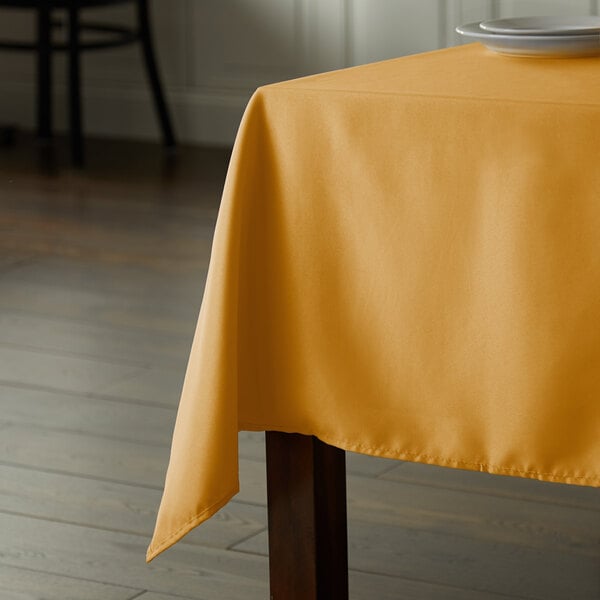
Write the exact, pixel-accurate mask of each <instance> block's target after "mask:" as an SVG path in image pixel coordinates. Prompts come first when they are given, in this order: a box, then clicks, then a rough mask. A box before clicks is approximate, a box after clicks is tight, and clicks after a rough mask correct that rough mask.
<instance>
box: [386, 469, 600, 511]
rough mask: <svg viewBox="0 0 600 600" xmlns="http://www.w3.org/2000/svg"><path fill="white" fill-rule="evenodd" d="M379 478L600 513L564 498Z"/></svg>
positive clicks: (399, 482)
mask: <svg viewBox="0 0 600 600" xmlns="http://www.w3.org/2000/svg"><path fill="white" fill-rule="evenodd" d="M498 477H503V476H502V475H498ZM377 479H380V480H381V481H389V482H391V483H397V484H405V485H414V486H419V487H425V488H433V489H439V490H448V491H452V492H463V493H468V494H477V495H478V496H490V497H492V498H502V499H506V500H513V501H515V502H528V503H531V504H546V505H548V506H560V507H562V508H568V509H569V510H589V511H592V512H598V513H600V506H599V507H598V508H593V507H591V506H589V507H588V506H585V507H583V506H580V505H578V504H572V503H569V502H565V501H564V500H556V501H552V500H548V499H546V498H540V499H538V498H528V497H526V496H514V495H511V494H502V493H500V494H499V493H494V492H493V491H482V490H476V489H466V488H461V487H455V486H451V485H439V484H438V485H436V484H435V483H430V482H428V481H427V482H425V481H424V482H421V481H417V480H409V479H396V478H394V479H391V478H388V477H377ZM544 483H545V482H544ZM552 485H566V484H560V483H553V484H552ZM582 487H583V486H582Z"/></svg>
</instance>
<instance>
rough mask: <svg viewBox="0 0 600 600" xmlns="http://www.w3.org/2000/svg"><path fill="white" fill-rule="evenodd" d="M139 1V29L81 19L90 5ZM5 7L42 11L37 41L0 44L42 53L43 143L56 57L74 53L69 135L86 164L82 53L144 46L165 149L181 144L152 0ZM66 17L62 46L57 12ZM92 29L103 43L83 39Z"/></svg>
mask: <svg viewBox="0 0 600 600" xmlns="http://www.w3.org/2000/svg"><path fill="white" fill-rule="evenodd" d="M126 3H133V4H135V7H136V13H137V25H136V26H135V27H123V26H120V25H107V24H103V23H87V22H85V21H82V20H81V16H80V13H81V10H82V9H84V8H89V7H98V6H108V5H113V4H126ZM0 7H10V8H22V9H29V10H35V11H36V13H37V40H36V42H35V43H24V42H16V41H0V49H4V50H12V51H34V52H36V53H37V88H38V92H37V133H38V136H39V137H40V138H41V139H49V138H51V137H52V54H53V52H55V51H63V52H67V53H68V70H69V77H68V81H69V135H70V142H71V155H72V160H73V163H74V164H75V165H76V166H82V165H83V161H84V146H83V134H82V125H81V121H82V109H81V89H80V86H81V56H80V55H81V52H82V51H85V50H103V49H105V48H114V47H117V46H124V45H127V44H132V43H135V42H139V43H140V44H141V46H142V49H143V55H144V60H145V64H146V70H147V74H148V79H149V82H150V86H151V87H152V93H153V96H154V105H155V108H156V112H157V114H158V120H159V122H160V126H161V129H162V135H163V141H164V144H165V146H167V147H174V146H175V135H174V133H173V127H172V125H171V119H170V117H169V111H168V109H167V104H166V101H165V97H164V94H163V91H162V87H161V83H160V77H159V73H158V68H157V65H156V59H155V56H154V49H153V45H152V34H151V28H150V17H149V13H148V0H0ZM59 9H62V10H63V11H64V12H65V13H66V22H65V25H66V27H67V29H68V35H67V42H65V43H57V42H54V40H53V39H52V38H53V36H52V30H53V29H54V28H56V27H62V26H63V23H62V22H60V21H58V20H56V19H55V11H57V10H59ZM86 31H89V32H94V33H96V34H100V38H101V39H99V40H97V41H96V40H94V41H89V42H86V41H83V39H82V33H84V32H86Z"/></svg>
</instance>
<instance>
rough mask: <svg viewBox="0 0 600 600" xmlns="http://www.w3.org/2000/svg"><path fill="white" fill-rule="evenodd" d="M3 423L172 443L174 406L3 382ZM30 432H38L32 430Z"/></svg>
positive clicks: (0, 403)
mask: <svg viewBox="0 0 600 600" xmlns="http://www.w3.org/2000/svg"><path fill="white" fill-rule="evenodd" d="M0 406H1V407H2V410H1V411H0V424H13V425H23V426H33V427H34V428H38V429H52V430H54V431H64V432H71V433H78V434H86V435H91V436H96V437H105V438H106V439H121V440H124V441H134V442H143V443H146V444H151V445H156V446H163V447H165V448H168V447H170V445H171V436H172V432H173V426H174V424H175V415H176V412H175V409H174V408H163V407H160V406H147V405H142V404H135V403H127V402H123V401H121V400H108V399H98V398H97V397H89V396H82V395H80V394H77V393H72V394H71V393H69V394H67V393H62V392H56V391H48V390H42V389H37V388H26V387H15V386H8V385H3V384H1V383H0ZM31 435H32V436H34V435H35V433H34V432H33V431H32V432H31Z"/></svg>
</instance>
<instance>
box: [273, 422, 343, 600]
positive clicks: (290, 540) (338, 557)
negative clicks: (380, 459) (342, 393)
mask: <svg viewBox="0 0 600 600" xmlns="http://www.w3.org/2000/svg"><path fill="white" fill-rule="evenodd" d="M266 444H267V496H268V505H269V568H270V582H271V600H347V599H348V541H347V539H348V534H347V525H346V463H345V459H346V457H345V453H344V451H343V450H340V449H339V448H335V447H333V446H329V445H327V444H324V443H323V442H321V441H319V440H318V439H317V438H315V437H312V436H306V435H299V434H295V433H279V432H276V431H267V433H266Z"/></svg>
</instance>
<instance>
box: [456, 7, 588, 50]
mask: <svg viewBox="0 0 600 600" xmlns="http://www.w3.org/2000/svg"><path fill="white" fill-rule="evenodd" d="M456 31H457V32H458V33H460V34H461V35H464V36H465V37H468V38H471V39H472V40H473V41H476V42H482V43H483V44H485V45H486V46H487V47H488V48H490V50H494V51H495V52H500V53H502V54H510V55H513V56H549V57H576V56H600V17H596V16H584V17H518V18H514V19H495V20H492V21H481V22H478V23H468V24H467V25H461V26H460V27H457V28H456Z"/></svg>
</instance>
